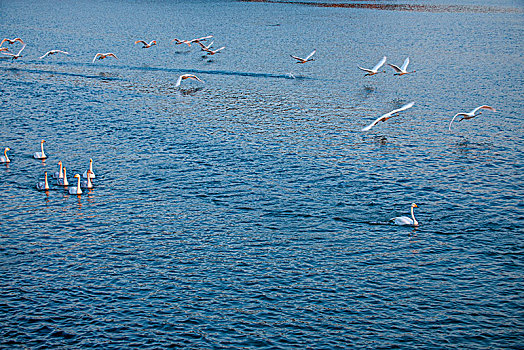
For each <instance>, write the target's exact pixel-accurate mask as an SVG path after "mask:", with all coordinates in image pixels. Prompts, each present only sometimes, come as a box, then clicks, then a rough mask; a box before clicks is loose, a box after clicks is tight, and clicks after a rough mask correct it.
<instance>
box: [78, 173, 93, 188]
mask: <svg viewBox="0 0 524 350" xmlns="http://www.w3.org/2000/svg"><path fill="white" fill-rule="evenodd" d="M87 174H88V175H93V172H92V171H91V170H88V171H87ZM80 187H82V188H93V183H92V182H91V176H88V177H87V180H83V181H82V183H80Z"/></svg>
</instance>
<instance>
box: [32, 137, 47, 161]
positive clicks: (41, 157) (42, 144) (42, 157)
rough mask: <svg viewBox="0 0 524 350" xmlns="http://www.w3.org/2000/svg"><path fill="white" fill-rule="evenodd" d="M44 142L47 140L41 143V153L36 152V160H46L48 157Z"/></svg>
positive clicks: (34, 155)
mask: <svg viewBox="0 0 524 350" xmlns="http://www.w3.org/2000/svg"><path fill="white" fill-rule="evenodd" d="M44 142H45V140H42V141H40V150H41V152H35V153H34V154H33V158H35V159H46V158H47V155H46V154H45V153H44Z"/></svg>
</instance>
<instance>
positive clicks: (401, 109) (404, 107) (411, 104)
mask: <svg viewBox="0 0 524 350" xmlns="http://www.w3.org/2000/svg"><path fill="white" fill-rule="evenodd" d="M414 104H415V102H410V103H406V104H405V105H404V106H402V107H400V108H398V109H394V110H392V111H391V112H389V113H388V114H395V113H398V112H402V111H405V110H406V109H408V108H411V107H413V105H414ZM384 116H385V114H384Z"/></svg>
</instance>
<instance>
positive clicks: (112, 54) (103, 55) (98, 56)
mask: <svg viewBox="0 0 524 350" xmlns="http://www.w3.org/2000/svg"><path fill="white" fill-rule="evenodd" d="M106 57H114V58H116V59H118V57H116V55H115V54H114V53H111V52H108V53H97V54H96V55H95V58H93V63H95V61H96V60H103V59H104V58H106Z"/></svg>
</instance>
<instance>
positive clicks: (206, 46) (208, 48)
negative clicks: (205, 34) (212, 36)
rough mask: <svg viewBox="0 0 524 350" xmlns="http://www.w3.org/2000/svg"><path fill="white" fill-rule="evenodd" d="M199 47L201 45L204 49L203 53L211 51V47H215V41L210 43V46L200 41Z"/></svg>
mask: <svg viewBox="0 0 524 350" xmlns="http://www.w3.org/2000/svg"><path fill="white" fill-rule="evenodd" d="M196 43H197V44H198V45H200V46H201V47H202V48H201V50H202V51H209V50H210V49H211V46H212V45H213V43H214V41H212V42H210V43H209V45H204V44H202V43H201V42H200V41H197V42H196Z"/></svg>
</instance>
